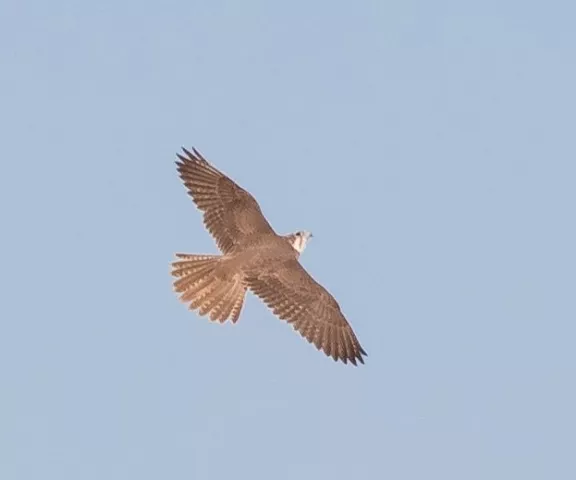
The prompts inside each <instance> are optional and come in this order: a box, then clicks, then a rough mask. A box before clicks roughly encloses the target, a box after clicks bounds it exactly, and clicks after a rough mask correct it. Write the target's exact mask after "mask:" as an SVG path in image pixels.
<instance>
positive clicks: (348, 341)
mask: <svg viewBox="0 0 576 480" xmlns="http://www.w3.org/2000/svg"><path fill="white" fill-rule="evenodd" d="M245 281H246V283H247V285H248V287H249V288H250V290H252V292H254V293H255V294H256V295H258V296H259V297H260V298H261V299H262V300H263V301H264V303H265V304H266V305H268V307H269V308H270V309H272V311H273V312H274V314H275V315H277V316H278V317H279V318H280V319H282V320H286V321H287V322H288V323H290V324H292V327H293V328H294V329H295V330H297V331H298V332H299V333H300V334H301V335H302V336H303V337H304V338H306V339H307V340H308V341H309V342H310V343H313V344H314V345H316V347H317V348H318V350H322V351H324V353H325V354H326V355H328V356H331V357H332V358H333V359H334V360H335V361H336V360H341V361H343V362H344V363H347V362H348V360H350V362H352V363H353V364H354V365H356V361H357V360H358V361H359V362H361V363H364V359H363V358H362V355H365V356H367V353H366V352H365V351H364V350H363V349H362V347H361V346H360V343H359V342H358V339H357V338H356V335H355V334H354V332H353V330H352V327H351V326H350V325H349V324H348V322H347V321H346V318H345V317H344V315H343V314H342V312H341V311H340V306H339V305H338V302H336V300H335V299H334V297H333V296H332V295H331V294H330V293H329V292H328V291H327V290H326V289H325V288H324V287H323V286H322V285H320V284H319V283H318V282H316V281H315V280H314V279H313V278H312V277H311V276H310V275H309V274H308V272H307V271H306V270H305V269H304V267H302V265H301V264H300V263H299V262H298V260H296V259H290V260H287V261H286V262H283V263H282V264H281V265H279V266H278V268H276V269H275V270H274V271H265V272H261V273H256V272H254V273H251V274H250V275H249V276H248V277H247V278H246V279H245Z"/></svg>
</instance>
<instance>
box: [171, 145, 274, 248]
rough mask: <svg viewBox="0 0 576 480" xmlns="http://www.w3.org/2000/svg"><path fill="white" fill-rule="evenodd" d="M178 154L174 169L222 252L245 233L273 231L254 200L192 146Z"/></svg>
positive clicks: (244, 236)
mask: <svg viewBox="0 0 576 480" xmlns="http://www.w3.org/2000/svg"><path fill="white" fill-rule="evenodd" d="M182 150H183V151H184V154H185V155H180V154H177V155H178V158H179V159H180V161H179V162H178V161H177V162H176V165H178V172H179V173H180V178H181V179H182V181H183V182H184V185H185V186H186V188H187V189H188V194H189V195H190V196H191V197H192V199H193V200H194V203H195V204H196V206H197V207H198V208H199V209H200V210H202V211H203V212H204V225H205V226H206V228H207V229H208V231H209V232H210V233H211V234H212V236H213V237H214V239H215V240H216V244H217V245H218V248H219V249H220V250H221V251H222V253H228V252H230V251H231V250H232V249H233V248H234V246H236V245H238V244H239V243H240V242H242V240H243V239H244V238H246V237H247V236H249V235H252V234H255V233H260V234H271V233H272V234H273V233H274V230H273V229H272V227H271V226H270V224H269V223H268V221H267V220H266V218H265V217H264V215H263V214H262V211H261V210H260V206H259V205H258V202H256V200H255V199H254V197H252V195H250V194H249V193H248V192H247V191H246V190H244V189H243V188H241V187H239V186H238V185H237V184H236V183H234V182H233V181H232V180H230V179H229V178H228V177H227V176H226V175H224V174H223V173H222V172H220V171H218V170H217V169H216V168H214V167H213V166H212V165H210V164H209V163H208V162H207V161H206V159H205V158H204V157H203V156H202V155H201V154H200V153H199V152H198V151H197V150H196V149H195V148H193V149H192V150H193V153H192V152H189V151H188V150H186V149H185V148H182Z"/></svg>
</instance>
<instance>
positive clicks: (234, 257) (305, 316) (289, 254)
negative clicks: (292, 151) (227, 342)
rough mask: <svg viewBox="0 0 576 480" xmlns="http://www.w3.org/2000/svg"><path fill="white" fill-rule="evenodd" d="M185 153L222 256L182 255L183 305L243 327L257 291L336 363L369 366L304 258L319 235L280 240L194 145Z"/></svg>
mask: <svg viewBox="0 0 576 480" xmlns="http://www.w3.org/2000/svg"><path fill="white" fill-rule="evenodd" d="M182 150H183V153H182V154H179V153H178V154H177V157H178V158H179V160H178V161H176V165H177V170H178V173H179V175H180V178H181V179H182V181H183V183H184V185H185V187H186V189H187V191H188V194H189V195H190V196H191V197H192V200H193V201H194V203H195V204H196V206H197V207H198V209H199V210H201V211H202V212H203V220H204V225H205V227H206V229H207V230H208V231H209V232H210V234H211V235H212V236H213V237H214V239H215V241H216V244H217V246H218V248H219V250H220V252H221V255H195V254H187V253H176V254H175V255H176V260H175V261H173V262H172V270H171V273H172V276H173V277H175V279H174V283H173V288H174V291H175V292H177V294H179V298H180V300H181V301H182V302H183V303H185V304H187V305H188V307H189V309H190V310H194V311H196V312H197V313H198V314H199V315H201V316H208V317H209V318H210V320H211V321H214V322H220V323H224V322H226V320H230V321H231V322H232V323H236V322H237V321H238V319H239V318H240V312H241V310H242V305H243V303H244V298H245V296H246V291H247V290H250V291H251V292H252V293H254V294H255V295H257V296H258V297H259V298H260V299H261V300H262V301H263V302H264V303H265V304H266V305H267V306H268V307H269V308H270V309H271V310H272V312H273V313H274V314H275V315H276V316H277V317H279V318H280V319H281V320H285V321H286V322H288V323H289V324H291V325H292V327H293V328H294V329H295V330H296V331H297V332H299V333H300V335H302V337H304V338H305V339H306V340H308V342H310V343H312V344H314V345H315V346H316V348H317V349H318V350H320V351H323V352H324V353H325V354H326V355H327V356H329V357H332V358H333V359H334V361H338V360H339V361H341V362H344V363H345V364H346V363H348V361H350V362H351V363H352V364H353V365H357V362H360V363H364V358H363V356H367V353H366V352H365V351H364V350H363V349H362V347H361V346H360V343H359V342H358V339H357V338H356V335H355V334H354V331H353V330H352V328H351V326H350V324H349V323H348V321H347V320H346V318H345V317H344V315H343V313H342V311H341V309H340V306H339V304H338V302H337V301H336V300H335V299H334V297H333V296H332V295H331V294H330V293H329V292H328V291H327V290H326V289H325V288H324V287H323V286H322V285H320V284H319V283H318V282H316V281H315V280H314V279H313V278H312V277H311V276H310V274H309V273H308V272H307V271H306V270H305V269H304V267H303V266H302V265H301V264H300V262H299V261H298V260H299V257H300V254H301V253H302V252H303V251H304V248H305V247H306V244H307V242H308V240H310V238H311V237H312V234H311V233H309V232H305V231H299V232H296V233H291V234H289V235H278V234H277V233H276V232H275V231H274V230H273V229H272V227H271V226H270V224H269V223H268V220H266V218H265V217H264V215H263V213H262V210H261V209H260V206H259V205H258V203H257V202H256V200H255V199H254V197H253V196H252V195H251V194H250V193H248V192H247V191H246V190H244V189H243V188H241V187H240V186H239V185H237V184H236V183H235V182H234V181H233V180H231V179H230V178H228V177H227V176H226V175H224V174H223V173H222V172H220V171H219V170H217V169H216V168H215V167H214V166H212V165H211V164H210V163H208V161H207V160H206V159H205V158H204V157H203V156H202V155H201V154H200V153H199V152H198V150H196V149H195V148H193V149H192V150H193V151H192V152H190V151H188V150H186V149H185V148H182Z"/></svg>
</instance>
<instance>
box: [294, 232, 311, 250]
mask: <svg viewBox="0 0 576 480" xmlns="http://www.w3.org/2000/svg"><path fill="white" fill-rule="evenodd" d="M311 236H312V235H311V234H310V233H308V232H298V233H295V234H293V235H291V238H290V243H291V244H292V248H294V250H296V251H297V252H298V253H302V252H303V251H304V249H305V248H306V244H307V243H308V240H309V239H310V237H311Z"/></svg>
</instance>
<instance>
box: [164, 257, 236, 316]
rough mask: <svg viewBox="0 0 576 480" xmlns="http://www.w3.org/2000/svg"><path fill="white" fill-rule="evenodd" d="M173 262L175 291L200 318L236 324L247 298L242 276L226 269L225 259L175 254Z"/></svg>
mask: <svg viewBox="0 0 576 480" xmlns="http://www.w3.org/2000/svg"><path fill="white" fill-rule="evenodd" d="M176 257H177V258H178V259H179V260H177V261H174V262H172V276H173V277H175V278H176V280H175V281H174V284H173V285H174V290H175V291H176V292H177V293H179V294H180V300H181V301H182V302H183V303H187V304H189V308H190V309H191V310H198V313H199V315H201V316H204V315H208V316H209V317H210V320H212V321H219V322H221V323H224V322H225V321H226V320H228V319H231V320H232V322H233V323H236V322H237V321H238V318H239V317H240V311H241V309H242V305H243V303H244V297H245V295H246V286H245V285H244V283H243V279H242V275H241V273H238V272H234V271H231V270H228V269H227V268H226V263H225V262H226V259H225V257H222V256H218V255H192V254H186V253H177V254H176Z"/></svg>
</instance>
